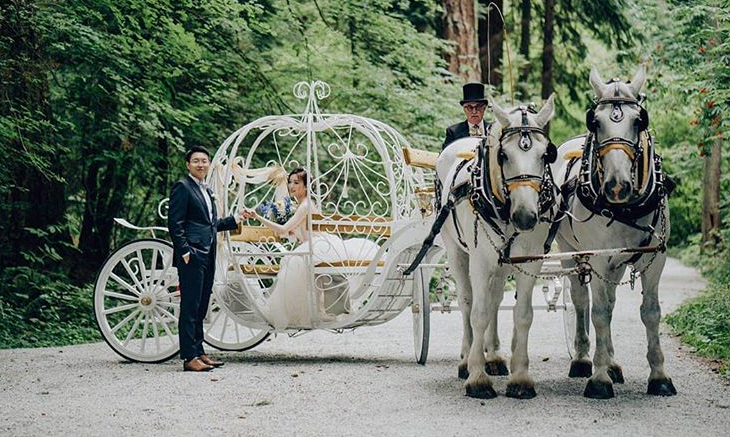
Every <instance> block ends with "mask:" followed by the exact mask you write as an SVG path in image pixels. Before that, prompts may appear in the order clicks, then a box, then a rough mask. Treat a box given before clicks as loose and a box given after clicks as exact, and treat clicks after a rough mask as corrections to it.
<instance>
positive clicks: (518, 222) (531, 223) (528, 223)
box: [512, 211, 537, 231]
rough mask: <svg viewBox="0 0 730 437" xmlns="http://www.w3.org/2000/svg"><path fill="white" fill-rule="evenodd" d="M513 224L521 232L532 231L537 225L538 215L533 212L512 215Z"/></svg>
mask: <svg viewBox="0 0 730 437" xmlns="http://www.w3.org/2000/svg"><path fill="white" fill-rule="evenodd" d="M512 222H513V223H514V225H515V227H516V228H517V229H519V230H520V231H531V230H532V229H533V228H534V227H535V225H536V224H537V214H535V213H534V212H531V211H530V212H526V211H517V212H515V213H514V214H513V215H512Z"/></svg>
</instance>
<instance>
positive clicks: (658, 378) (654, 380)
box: [641, 253, 677, 396]
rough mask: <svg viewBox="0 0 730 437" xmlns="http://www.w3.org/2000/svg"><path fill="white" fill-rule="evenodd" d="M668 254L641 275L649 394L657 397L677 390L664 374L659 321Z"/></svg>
mask: <svg viewBox="0 0 730 437" xmlns="http://www.w3.org/2000/svg"><path fill="white" fill-rule="evenodd" d="M665 262H666V254H664V253H660V254H658V255H657V257H656V259H655V260H654V262H653V263H652V265H651V267H649V269H647V271H645V272H644V274H642V275H641V287H642V296H643V299H642V302H641V321H642V322H644V326H645V327H646V340H647V344H648V350H647V354H646V358H647V360H648V361H649V367H650V368H651V372H650V373H649V386H648V389H647V393H648V394H650V395H656V396H674V395H676V394H677V390H676V389H675V388H674V384H672V378H670V377H669V376H668V375H667V374H666V373H665V372H664V353H663V352H662V346H661V344H660V343H659V320H660V319H661V316H662V310H661V308H660V306H659V277H660V276H661V274H662V271H663V270H664V263H665Z"/></svg>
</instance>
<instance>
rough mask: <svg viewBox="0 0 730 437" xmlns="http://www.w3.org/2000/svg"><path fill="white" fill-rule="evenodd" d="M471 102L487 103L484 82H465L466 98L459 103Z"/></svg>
mask: <svg viewBox="0 0 730 437" xmlns="http://www.w3.org/2000/svg"><path fill="white" fill-rule="evenodd" d="M469 102H478V103H487V99H485V98H484V84H482V83H479V82H469V83H467V84H464V98H463V99H462V100H461V101H460V102H459V104H460V105H463V104H464V103H469Z"/></svg>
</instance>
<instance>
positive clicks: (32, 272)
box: [0, 226, 100, 349]
mask: <svg viewBox="0 0 730 437" xmlns="http://www.w3.org/2000/svg"><path fill="white" fill-rule="evenodd" d="M27 231H28V232H29V233H30V234H32V235H34V236H35V237H37V238H38V241H41V243H40V245H39V247H38V248H37V249H35V250H33V251H24V252H22V253H21V255H22V256H23V259H24V260H25V262H26V265H24V266H18V267H10V268H6V269H4V270H2V271H1V272H0V319H2V323H0V349H2V348H13V347H39V346H56V345H66V344H76V343H84V342H90V341H98V340H99V339H100V337H99V332H98V330H97V327H96V322H95V321H94V311H93V308H92V301H91V287H90V286H85V287H76V286H74V285H72V284H70V283H69V280H68V277H67V276H66V275H65V274H64V273H62V272H59V271H58V269H57V268H56V267H57V265H58V264H59V263H61V262H62V260H63V256H62V255H61V253H60V252H61V251H64V250H69V248H68V247H67V246H68V244H64V243H59V239H58V236H59V235H63V234H65V233H66V232H67V229H64V227H62V226H51V227H49V228H48V229H46V230H41V229H28V230H27Z"/></svg>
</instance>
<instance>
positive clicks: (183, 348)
mask: <svg viewBox="0 0 730 437" xmlns="http://www.w3.org/2000/svg"><path fill="white" fill-rule="evenodd" d="M185 161H186V166H187V168H188V172H189V173H188V176H187V177H185V178H183V179H181V180H179V181H177V182H175V184H174V185H173V186H172V192H171V193H170V209H169V213H168V217H167V227H168V229H169V230H170V235H171V236H172V244H173V248H174V249H173V258H172V265H173V266H174V267H177V272H178V276H179V278H180V299H181V301H180V319H179V324H178V329H179V336H180V358H182V359H183V360H184V362H183V370H185V371H192V372H207V371H209V370H212V369H213V368H214V367H219V366H222V365H223V363H222V362H220V361H214V360H212V359H211V358H210V357H208V355H207V354H206V353H205V351H204V350H203V319H204V318H205V315H206V313H207V311H208V303H209V302H210V295H211V292H212V288H213V277H214V276H215V250H216V232H221V231H230V230H233V229H235V228H236V226H237V223H238V221H240V217H235V218H234V217H233V216H228V217H226V218H222V219H219V218H218V212H217V211H216V206H215V202H214V201H213V197H212V195H213V192H212V191H211V190H210V188H208V187H207V185H206V184H205V176H206V175H207V174H208V169H209V168H210V153H208V151H207V150H206V149H205V148H203V147H198V146H196V147H193V148H191V149H190V150H188V152H187V153H186V154H185Z"/></svg>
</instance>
